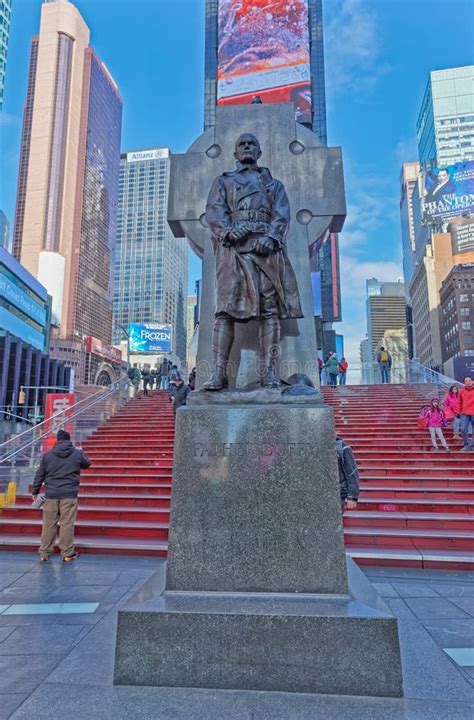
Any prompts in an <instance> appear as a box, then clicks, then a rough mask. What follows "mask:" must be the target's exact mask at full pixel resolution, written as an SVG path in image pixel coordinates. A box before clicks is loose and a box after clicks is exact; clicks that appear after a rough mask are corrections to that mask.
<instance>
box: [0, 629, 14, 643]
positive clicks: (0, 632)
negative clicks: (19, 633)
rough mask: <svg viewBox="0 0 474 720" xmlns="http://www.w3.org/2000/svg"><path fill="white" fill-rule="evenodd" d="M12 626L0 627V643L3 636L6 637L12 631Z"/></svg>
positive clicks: (3, 638)
mask: <svg viewBox="0 0 474 720" xmlns="http://www.w3.org/2000/svg"><path fill="white" fill-rule="evenodd" d="M14 629H15V628H14V627H13V626H12V627H3V628H2V627H0V643H2V642H3V641H4V640H5V638H7V637H8V636H9V635H10V634H11V633H12V632H13V631H14Z"/></svg>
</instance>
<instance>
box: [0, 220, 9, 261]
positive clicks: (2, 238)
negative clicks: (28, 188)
mask: <svg viewBox="0 0 474 720" xmlns="http://www.w3.org/2000/svg"><path fill="white" fill-rule="evenodd" d="M0 247H2V248H5V250H8V252H10V223H9V222H8V218H7V216H6V215H5V213H4V212H3V210H0Z"/></svg>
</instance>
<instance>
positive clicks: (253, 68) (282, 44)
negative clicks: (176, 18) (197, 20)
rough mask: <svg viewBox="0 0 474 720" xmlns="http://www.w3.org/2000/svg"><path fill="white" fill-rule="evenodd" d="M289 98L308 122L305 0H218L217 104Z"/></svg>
mask: <svg viewBox="0 0 474 720" xmlns="http://www.w3.org/2000/svg"><path fill="white" fill-rule="evenodd" d="M256 95H258V96H259V97H260V99H261V100H262V102H267V103H272V102H294V103H295V106H296V119H297V120H298V121H299V122H301V123H307V124H311V122H312V98H311V78H310V48H309V21H308V0H219V14H218V50H217V104H218V105H236V104H247V103H250V102H251V101H252V99H253V98H254V97H255V96H256Z"/></svg>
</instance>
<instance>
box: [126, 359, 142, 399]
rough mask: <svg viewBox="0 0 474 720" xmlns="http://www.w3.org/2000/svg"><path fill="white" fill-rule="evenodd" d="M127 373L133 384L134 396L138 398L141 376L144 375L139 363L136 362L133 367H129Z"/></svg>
mask: <svg viewBox="0 0 474 720" xmlns="http://www.w3.org/2000/svg"><path fill="white" fill-rule="evenodd" d="M127 375H128V379H129V380H130V382H131V383H132V385H133V397H134V398H136V397H137V393H138V388H139V387H140V380H141V376H142V374H141V372H140V370H139V368H138V365H137V363H134V364H133V367H131V368H128V371H127Z"/></svg>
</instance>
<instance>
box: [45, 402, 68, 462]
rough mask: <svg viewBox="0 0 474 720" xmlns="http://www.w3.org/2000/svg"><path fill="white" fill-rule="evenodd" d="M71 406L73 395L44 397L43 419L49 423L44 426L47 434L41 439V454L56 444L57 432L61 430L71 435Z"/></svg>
mask: <svg viewBox="0 0 474 720" xmlns="http://www.w3.org/2000/svg"><path fill="white" fill-rule="evenodd" d="M73 405H74V393H49V394H48V395H46V402H45V409H44V417H45V420H47V421H49V422H46V424H45V429H46V431H47V433H48V434H47V436H46V437H45V438H44V439H43V452H47V451H48V450H51V448H52V446H53V445H54V443H55V442H56V433H57V432H58V430H61V429H62V430H66V432H68V433H70V434H72V433H73V431H74V422H73V421H72V420H71V416H72V414H73V411H72V406H73ZM64 411H66V412H64Z"/></svg>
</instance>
